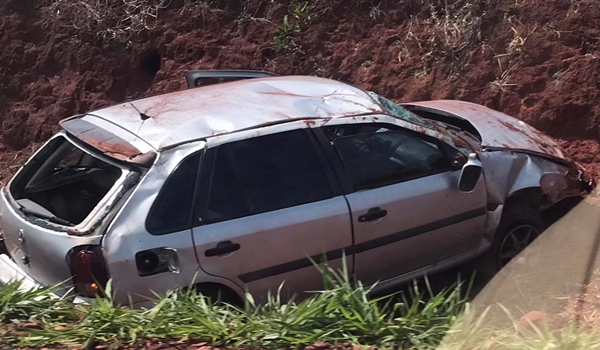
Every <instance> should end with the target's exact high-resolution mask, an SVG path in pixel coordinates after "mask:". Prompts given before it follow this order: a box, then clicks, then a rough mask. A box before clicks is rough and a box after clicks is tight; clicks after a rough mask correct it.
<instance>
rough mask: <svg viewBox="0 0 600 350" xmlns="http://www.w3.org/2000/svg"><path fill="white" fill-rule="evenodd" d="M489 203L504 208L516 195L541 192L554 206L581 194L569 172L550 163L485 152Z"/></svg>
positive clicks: (482, 155)
mask: <svg viewBox="0 0 600 350" xmlns="http://www.w3.org/2000/svg"><path fill="white" fill-rule="evenodd" d="M478 156H479V159H480V160H481V163H482V165H483V170H484V174H485V179H486V186H487V191H488V203H492V204H502V203H504V202H505V200H506V199H507V198H508V197H510V196H511V195H512V194H513V193H515V192H517V191H519V190H522V189H525V188H540V189H541V190H542V193H543V194H544V195H546V198H548V199H549V200H550V202H552V203H556V202H558V201H559V200H561V199H563V198H566V197H570V196H574V195H577V194H579V186H578V185H579V184H578V182H577V181H574V180H572V179H571V178H570V174H569V169H568V168H567V167H565V166H562V165H559V164H557V163H554V162H551V161H549V160H546V159H543V158H540V157H537V156H533V155H529V154H526V153H521V152H507V151H496V152H481V153H479V155H478Z"/></svg>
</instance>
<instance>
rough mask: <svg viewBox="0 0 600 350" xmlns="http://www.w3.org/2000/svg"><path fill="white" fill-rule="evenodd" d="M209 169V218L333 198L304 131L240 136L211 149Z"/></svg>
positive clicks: (204, 215) (205, 215) (205, 217)
mask: <svg viewBox="0 0 600 350" xmlns="http://www.w3.org/2000/svg"><path fill="white" fill-rule="evenodd" d="M207 163H212V165H211V164H207V165H208V166H209V167H210V169H211V171H207V172H205V174H203V179H202V183H201V187H202V188H203V189H204V193H203V197H204V200H203V201H202V202H203V205H202V207H201V208H199V209H200V210H199V214H200V215H199V216H200V219H201V221H202V222H203V223H205V224H206V223H211V222H218V221H223V220H229V219H234V218H239V217H243V216H248V215H253V214H258V213H264V212H268V211H273V210H278V209H283V208H288V207H292V206H296V205H301V204H306V203H311V202H316V201H319V200H323V199H326V198H330V197H331V195H332V193H331V190H330V188H329V184H328V182H327V177H326V176H325V173H324V171H323V167H322V164H321V161H320V159H319V157H318V155H317V153H316V151H315V149H314V147H313V145H312V143H311V142H310V139H309V138H308V135H307V134H306V132H305V131H304V130H296V131H290V132H284V133H279V134H274V135H268V136H261V137H255V138H251V139H247V140H243V141H237V142H233V143H229V144H225V145H222V146H219V147H218V148H216V149H211V150H209V154H208V155H207Z"/></svg>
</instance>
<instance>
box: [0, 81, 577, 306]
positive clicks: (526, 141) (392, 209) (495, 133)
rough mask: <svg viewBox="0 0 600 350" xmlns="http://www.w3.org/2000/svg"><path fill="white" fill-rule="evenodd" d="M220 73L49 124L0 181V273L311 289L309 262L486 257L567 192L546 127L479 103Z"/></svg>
mask: <svg viewBox="0 0 600 350" xmlns="http://www.w3.org/2000/svg"><path fill="white" fill-rule="evenodd" d="M225 73H227V74H225ZM225 73H223V72H220V73H219V72H213V73H211V72H195V73H194V74H195V75H194V74H192V75H188V81H190V89H187V90H184V91H178V92H174V93H169V94H164V95H160V96H154V97H149V98H144V99H140V100H135V101H131V102H124V103H121V104H118V105H114V106H111V107H107V108H102V109H99V110H95V111H90V112H88V113H85V114H83V115H76V116H73V117H71V118H68V119H66V120H63V121H61V122H60V125H61V127H62V130H61V131H60V132H58V133H57V134H56V135H54V136H53V137H52V138H51V139H50V140H49V141H48V142H47V143H45V144H44V145H43V146H42V147H41V148H40V149H39V150H38V151H37V152H36V153H35V154H34V155H33V156H32V157H31V158H30V159H29V160H28V161H27V162H26V164H25V165H23V166H22V168H21V169H20V170H19V171H18V172H17V173H16V174H15V175H14V177H13V178H12V179H11V180H10V182H9V183H8V184H7V185H6V186H5V187H4V188H3V189H2V194H1V200H0V215H1V217H0V220H1V227H2V232H3V233H2V234H3V236H4V244H5V246H6V251H7V254H2V255H0V281H1V282H2V283H8V282H10V281H13V280H22V281H23V285H25V286H29V287H31V288H33V287H36V286H41V285H52V284H57V283H61V282H64V281H69V282H68V283H69V285H72V287H73V290H74V292H75V293H76V294H77V295H78V296H79V298H83V300H86V298H94V297H95V296H96V295H101V293H102V290H103V287H104V286H105V284H106V283H107V281H108V280H109V279H112V287H113V288H112V290H113V292H114V294H115V295H114V300H115V301H116V302H119V303H122V304H127V305H129V304H130V303H131V304H132V305H133V306H141V305H146V304H147V303H148V302H149V301H148V300H149V298H152V297H153V296H154V294H153V293H164V292H166V291H167V290H173V289H177V288H184V287H186V286H190V285H193V286H195V288H196V290H197V291H198V292H199V293H204V294H206V295H209V296H211V297H215V296H217V295H218V296H219V298H221V299H222V300H224V301H227V302H230V303H238V304H239V303H241V302H242V300H243V296H244V293H246V292H248V293H250V294H252V295H253V296H254V297H255V298H258V299H260V298H261V297H262V296H264V295H266V294H267V291H269V290H271V291H275V290H277V288H278V287H279V286H280V285H281V284H282V283H283V288H282V290H281V293H282V297H283V298H287V297H290V296H291V295H293V294H302V293H303V292H304V291H310V290H318V289H319V288H322V278H321V276H320V274H319V272H318V270H317V269H316V268H315V267H314V266H313V263H314V262H323V261H327V263H328V264H329V265H330V266H331V267H333V268H341V267H342V265H343V264H345V265H346V266H347V268H348V270H349V271H350V272H351V273H352V275H354V276H355V277H356V278H357V279H358V280H361V281H362V282H363V283H364V284H367V285H372V284H375V285H376V288H375V291H376V290H378V289H383V288H387V287H390V286H395V285H398V284H401V283H405V282H407V281H409V280H411V279H413V278H416V277H419V276H423V275H425V274H428V273H433V272H436V271H440V270H444V269H448V268H450V267H452V266H455V265H458V264H461V263H463V262H465V261H467V260H471V259H475V258H478V259H481V268H482V270H485V271H490V272H491V273H493V272H494V271H498V270H499V269H500V268H502V266H504V265H505V264H507V263H508V262H509V261H511V259H513V258H514V257H515V256H517V254H519V253H520V252H521V251H522V250H523V249H524V248H525V247H527V245H528V244H530V243H531V242H532V241H533V240H534V239H535V238H536V237H537V236H538V235H539V234H540V233H542V231H543V230H544V222H543V221H542V219H541V217H540V211H542V210H544V209H546V208H548V207H551V206H553V205H554V204H556V203H557V202H559V201H561V200H562V199H565V198H568V197H573V196H577V195H579V194H580V190H581V185H582V172H581V169H580V168H579V167H578V165H577V164H576V163H575V162H574V161H573V160H572V159H571V158H570V157H569V156H568V155H567V154H566V153H565V152H564V151H563V150H562V149H561V148H560V147H559V146H558V145H557V144H556V143H555V142H554V141H553V140H552V139H550V138H549V137H547V136H545V135H543V134H542V133H540V132H539V131H537V130H535V129H534V128H533V127H531V126H529V125H527V124H525V123H524V122H522V121H519V120H517V119H515V118H513V117H510V116H507V115H505V114H502V113H500V112H497V111H494V110H492V109H489V108H486V107H484V106H481V105H477V104H472V103H468V102H462V101H426V102H415V103H405V104H396V103H394V102H392V101H390V100H389V99H386V98H384V97H382V96H380V95H378V94H376V93H374V92H368V91H363V90H361V89H359V88H356V87H354V86H351V85H348V84H346V83H342V82H338V81H334V80H329V79H323V78H316V77H306V76H271V75H270V74H266V73H264V74H263V73H256V74H252V73H248V74H241V73H240V74H236V72H225ZM246 73H247V72H246ZM207 77H208V78H223V79H224V80H227V79H230V78H234V79H233V80H234V81H231V82H224V83H218V84H209V85H206V86H201V87H196V86H195V81H196V80H199V79H202V78H207ZM237 78H239V79H237Z"/></svg>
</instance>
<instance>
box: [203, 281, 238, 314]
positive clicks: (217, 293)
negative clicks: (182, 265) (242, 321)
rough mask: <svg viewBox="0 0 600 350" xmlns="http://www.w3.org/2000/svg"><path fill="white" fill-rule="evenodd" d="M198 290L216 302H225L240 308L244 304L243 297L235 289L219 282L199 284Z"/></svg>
mask: <svg viewBox="0 0 600 350" xmlns="http://www.w3.org/2000/svg"><path fill="white" fill-rule="evenodd" d="M196 292H197V293H199V294H202V295H204V296H206V297H207V298H209V299H210V300H211V301H212V302H213V303H215V304H219V303H223V304H229V305H232V306H236V307H240V308H241V307H243V306H244V303H243V301H242V298H241V297H240V296H239V295H237V294H236V293H235V292H234V291H233V290H231V289H229V288H227V287H224V286H221V285H218V284H212V283H206V284H198V285H196Z"/></svg>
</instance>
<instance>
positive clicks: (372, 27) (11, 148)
mask: <svg viewBox="0 0 600 350" xmlns="http://www.w3.org/2000/svg"><path fill="white" fill-rule="evenodd" d="M121 1H122V0H110V1H108V2H107V3H114V4H115V5H116V6H117V5H119V3H121ZM76 2H77V1H71V0H55V1H52V2H51V1H50V0H2V1H0V48H2V50H0V116H1V121H2V124H1V126H0V152H1V153H0V164H1V166H0V168H1V169H0V179H1V180H2V181H6V179H7V177H8V176H9V175H10V174H12V173H13V172H14V171H15V170H16V169H17V168H18V167H19V165H20V164H21V162H22V161H23V160H24V159H25V158H26V157H27V156H28V155H29V154H30V153H31V152H32V151H33V150H34V149H35V148H36V147H37V146H39V144H40V143H41V142H43V141H45V140H46V139H47V138H48V137H50V136H51V135H52V133H53V132H54V131H56V130H57V122H58V121H59V120H60V119H62V118H66V117H68V116H71V115H73V114H76V113H83V112H85V111H87V110H90V109H94V108H98V107H101V106H106V105H110V104H115V103H117V102H119V101H123V100H126V99H132V98H136V97H141V96H147V95H153V94H158V93H163V92H168V91H174V90H180V89H185V81H184V77H183V72H184V71H186V70H188V69H214V68H220V69H261V70H268V71H272V72H275V73H277V74H307V75H318V76H324V77H331V78H335V79H340V80H343V81H347V82H350V83H353V84H355V85H357V86H360V87H362V88H365V89H372V90H374V91H377V92H379V93H381V94H384V95H386V96H388V97H390V98H392V99H394V100H396V101H398V102H406V101H415V100H426V99H461V100H467V101H472V102H476V103H481V104H485V105H487V106H489V107H491V108H494V109H498V110H500V111H503V112H505V113H508V114H511V115H513V116H516V117H518V118H520V119H522V120H524V121H526V122H528V123H530V124H531V125H533V126H534V127H536V128H538V129H540V130H541V131H543V132H546V133H548V134H549V135H551V136H552V137H554V138H556V139H558V140H559V141H560V143H561V144H562V145H563V146H564V147H565V148H566V149H567V150H568V151H569V152H570V153H571V154H572V155H573V156H574V157H575V158H576V159H577V160H578V161H579V162H581V163H582V164H583V165H584V166H586V167H587V169H588V171H589V172H590V174H593V175H594V176H597V175H598V173H599V170H600V168H599V166H598V161H599V160H600V145H599V142H598V141H599V136H600V135H599V133H600V130H599V125H600V105H599V104H598V101H600V89H599V87H600V45H599V42H600V41H599V40H600V2H598V1H596V0H548V1H545V2H543V3H540V2H539V1H534V0H526V1H514V0H498V1H496V0H453V1H447V2H446V1H444V0H381V1H380V0H377V1H371V0H351V1H348V0H312V1H309V2H308V6H307V7H306V8H301V7H298V4H299V2H298V1H292V4H291V6H290V2H288V1H283V0H282V1H279V0H277V1H266V0H230V1H226V0H219V1H213V2H206V1H191V0H173V1H171V2H170V3H169V5H168V7H166V8H163V9H161V10H160V11H159V12H158V19H157V20H156V21H154V20H153V19H152V18H150V20H149V21H148V27H149V29H147V30H140V31H138V30H136V31H135V32H132V30H130V32H126V30H125V31H120V32H119V31H114V30H113V31H112V32H111V29H114V28H115V27H118V26H120V27H119V28H123V27H126V26H127V25H126V24H123V22H118V23H117V22H114V23H112V24H111V23H103V22H102V21H103V20H104V19H106V21H107V22H108V19H109V18H110V16H109V15H110V13H108V11H109V10H110V9H109V10H106V11H104V12H102V16H98V17H97V18H95V19H94V18H92V17H91V14H90V13H85V12H81V11H79V12H77V11H76V10H74V9H73V7H69V6H67V5H68V4H69V3H76ZM87 2H88V3H100V1H94V0H89V1H87ZM140 2H143V1H140ZM145 2H146V3H148V2H152V1H150V0H145ZM53 3H54V5H53ZM300 4H302V3H301V2H300ZM110 11H112V10H110ZM298 13H299V15H297V16H293V15H294V14H298ZM285 15H288V17H289V23H291V24H292V25H291V30H290V31H288V32H286V33H290V32H291V34H286V35H283V34H281V33H282V29H281V28H279V29H278V26H280V27H281V26H282V25H283V23H284V22H283V18H284V16H285ZM86 16H88V17H86ZM309 17H310V18H309ZM298 18H299V19H298ZM94 21H95V22H94ZM90 23H92V24H93V23H95V26H94V25H91V24H90ZM289 23H288V24H289ZM117 29H118V28H117ZM100 30H102V32H101V33H100V34H98V33H99V31H100ZM107 33H109V34H110V33H116V34H115V36H116V39H110V38H109V36H110V35H107ZM276 36H279V37H280V39H281V38H283V39H285V40H284V44H285V45H284V50H282V51H278V52H276V50H274V38H275V37H276ZM126 41H129V42H126Z"/></svg>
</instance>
